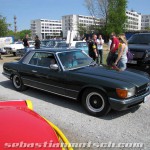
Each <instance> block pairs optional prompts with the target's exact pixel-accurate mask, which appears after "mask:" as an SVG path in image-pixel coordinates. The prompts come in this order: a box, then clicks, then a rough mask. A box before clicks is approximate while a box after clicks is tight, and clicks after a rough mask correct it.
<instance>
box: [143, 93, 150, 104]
mask: <svg viewBox="0 0 150 150" xmlns="http://www.w3.org/2000/svg"><path fill="white" fill-rule="evenodd" d="M148 100H150V95H147V96H146V97H145V98H144V103H145V102H146V101H148Z"/></svg>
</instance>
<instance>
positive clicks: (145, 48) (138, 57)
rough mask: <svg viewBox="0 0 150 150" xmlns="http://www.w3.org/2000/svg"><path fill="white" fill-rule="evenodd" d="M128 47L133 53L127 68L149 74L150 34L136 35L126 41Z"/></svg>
mask: <svg viewBox="0 0 150 150" xmlns="http://www.w3.org/2000/svg"><path fill="white" fill-rule="evenodd" d="M128 46H129V49H130V51H131V52H132V53H133V60H132V61H129V62H128V67H131V68H136V69H140V70H143V71H147V72H148V73H150V33H137V34H134V35H133V36H131V38H130V39H129V40H128Z"/></svg>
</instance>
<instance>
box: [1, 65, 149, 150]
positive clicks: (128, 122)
mask: <svg viewBox="0 0 150 150" xmlns="http://www.w3.org/2000/svg"><path fill="white" fill-rule="evenodd" d="M18 99H25V100H26V99H30V100H31V101H32V103H33V107H34V110H35V111H36V112H37V113H39V114H40V115H42V116H44V117H45V118H47V119H49V120H50V121H52V122H53V123H54V124H56V125H57V126H58V127H59V128H60V129H61V130H62V131H63V132H64V133H65V135H66V136H67V137H68V139H69V140H70V142H71V143H88V144H89V145H88V148H87V147H86V148H83V147H82V148H75V149H76V150H83V149H84V150H85V149H86V150H103V149H104V150H109V149H111V150H117V149H119V150H128V149H138V150H141V149H144V150H150V100H148V101H147V102H146V103H143V104H141V105H140V107H135V108H133V109H130V110H126V111H122V112H117V111H111V112H110V113H109V114H108V115H107V116H104V117H98V118H96V117H92V116H90V115H88V114H87V113H86V112H85V111H84V110H83V108H82V106H81V104H80V103H79V102H76V101H74V100H71V99H67V98H64V97H61V96H57V95H54V94H50V93H47V92H43V91H39V90H36V89H33V88H29V89H28V90H27V91H24V92H18V91H16V90H15V89H14V87H13V85H12V83H11V81H10V80H9V79H7V78H6V77H4V76H3V75H2V64H0V100H18ZM12 117H13V116H12ZM120 143H125V144H128V143H131V144H132V143H140V144H142V148H133V146H132V145H128V146H127V145H126V146H127V147H124V146H123V144H122V145H121V144H120ZM118 145H119V146H118ZM117 147H120V148H117ZM129 147H130V148H129Z"/></svg>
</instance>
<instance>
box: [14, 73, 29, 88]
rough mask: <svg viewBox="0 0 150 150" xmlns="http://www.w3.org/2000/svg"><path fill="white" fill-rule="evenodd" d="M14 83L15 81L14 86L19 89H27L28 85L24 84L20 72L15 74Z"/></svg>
mask: <svg viewBox="0 0 150 150" xmlns="http://www.w3.org/2000/svg"><path fill="white" fill-rule="evenodd" d="M12 83H13V86H14V88H15V89H16V90H17V91H24V90H26V89H27V87H26V86H25V85H24V84H23V82H22V80H21V78H20V76H19V75H18V74H14V75H13V77H12Z"/></svg>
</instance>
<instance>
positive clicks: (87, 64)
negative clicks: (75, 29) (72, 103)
mask: <svg viewBox="0 0 150 150" xmlns="http://www.w3.org/2000/svg"><path fill="white" fill-rule="evenodd" d="M51 62H52V63H51ZM3 75H5V76H6V77H8V78H9V79H11V80H12V84H13V86H14V88H15V89H16V90H18V91H23V90H25V89H26V87H33V88H37V89H41V90H44V91H47V92H51V93H54V94H57V95H61V96H65V97H69V98H72V99H75V100H79V101H82V104H83V106H84V108H85V109H86V110H87V112H88V113H89V114H91V115H94V116H102V115H105V114H107V113H108V112H109V111H110V109H114V110H119V111H120V110H125V109H129V108H131V107H134V106H136V105H139V104H140V103H143V102H145V101H146V100H148V99H149V98H150V97H149V93H150V89H149V82H150V80H149V78H148V77H146V76H144V75H140V74H137V73H134V72H131V71H116V70H113V69H111V68H109V67H106V66H102V65H101V66H98V65H96V63H95V62H94V61H93V60H92V59H91V58H90V57H89V56H88V55H87V54H86V53H85V52H84V51H82V50H78V49H74V50H73V49H71V50H70V49H58V50H56V49H54V50H53V49H50V50H44V49H42V50H33V51H29V52H28V53H27V54H26V55H25V56H24V57H23V58H22V59H21V60H20V61H18V62H9V63H4V65H3Z"/></svg>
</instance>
